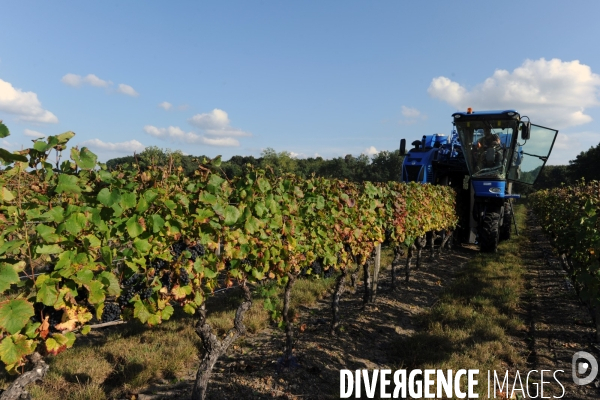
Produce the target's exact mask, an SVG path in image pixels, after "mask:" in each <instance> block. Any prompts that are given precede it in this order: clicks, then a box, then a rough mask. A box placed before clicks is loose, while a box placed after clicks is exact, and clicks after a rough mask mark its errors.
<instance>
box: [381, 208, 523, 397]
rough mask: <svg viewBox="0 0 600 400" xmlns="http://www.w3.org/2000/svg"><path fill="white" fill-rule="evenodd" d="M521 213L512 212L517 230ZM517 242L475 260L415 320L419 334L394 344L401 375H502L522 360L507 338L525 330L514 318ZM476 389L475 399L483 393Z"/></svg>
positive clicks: (518, 292)
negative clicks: (467, 372)
mask: <svg viewBox="0 0 600 400" xmlns="http://www.w3.org/2000/svg"><path fill="white" fill-rule="evenodd" d="M524 214H525V210H524V209H523V208H522V207H521V208H519V209H517V221H518V224H519V226H520V229H522V228H523V226H524ZM524 273H525V271H524V268H523V267H522V265H521V259H520V256H519V245H518V238H513V239H512V240H509V241H506V242H503V243H501V244H500V246H499V248H498V252H497V253H495V254H485V253H481V254H478V255H477V256H476V257H475V258H474V259H473V260H471V261H470V262H468V263H467V265H466V266H465V267H464V268H463V269H462V270H461V272H460V273H459V274H458V276H457V278H456V279H455V280H454V281H453V282H452V284H451V285H449V287H448V289H447V290H446V291H445V292H444V294H443V295H442V296H441V298H440V300H439V301H438V302H437V303H436V305H435V306H433V307H432V308H431V309H430V310H428V311H426V312H425V313H424V314H422V315H421V316H420V318H419V323H420V325H421V326H422V327H423V328H424V329H421V330H420V331H419V332H418V333H416V334H414V335H413V336H411V337H408V338H403V339H401V340H399V341H397V342H396V343H395V345H394V349H393V351H394V352H395V353H396V354H397V356H398V357H399V358H400V359H402V360H404V362H403V365H401V366H398V367H402V368H407V369H414V368H421V369H425V368H432V369H443V370H445V369H452V370H454V371H456V370H458V369H479V370H480V371H486V370H503V369H507V368H508V369H511V368H516V367H519V364H520V363H522V362H523V361H522V357H521V356H520V355H519V354H518V352H517V350H516V349H515V348H514V347H513V346H512V344H511V340H510V333H514V332H516V331H520V330H524V329H526V327H525V325H524V323H523V321H521V320H520V319H519V318H518V316H517V311H518V305H519V299H520V297H521V296H522V295H523V293H524V291H525V289H524V286H525V285H524ZM484 386H485V385H479V389H480V391H481V393H480V395H484V394H485V392H486V387H484Z"/></svg>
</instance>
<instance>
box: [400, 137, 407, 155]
mask: <svg viewBox="0 0 600 400" xmlns="http://www.w3.org/2000/svg"><path fill="white" fill-rule="evenodd" d="M400 155H401V156H404V155H406V139H400Z"/></svg>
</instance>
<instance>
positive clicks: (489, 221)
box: [479, 208, 500, 253]
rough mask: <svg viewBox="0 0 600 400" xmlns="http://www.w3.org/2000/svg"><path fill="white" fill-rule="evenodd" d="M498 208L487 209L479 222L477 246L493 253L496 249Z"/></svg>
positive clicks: (498, 220)
mask: <svg viewBox="0 0 600 400" xmlns="http://www.w3.org/2000/svg"><path fill="white" fill-rule="evenodd" d="M499 222H500V210H499V209H493V208H492V209H488V210H487V212H486V213H485V215H484V216H483V218H482V220H481V224H479V246H480V249H481V251H484V252H486V253H495V252H496V250H498V240H499V238H500V231H499Z"/></svg>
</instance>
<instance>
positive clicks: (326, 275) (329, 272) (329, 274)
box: [323, 267, 335, 278]
mask: <svg viewBox="0 0 600 400" xmlns="http://www.w3.org/2000/svg"><path fill="white" fill-rule="evenodd" d="M333 275H335V268H333V267H329V268H327V269H326V270H324V271H323V278H331V277H332V276H333Z"/></svg>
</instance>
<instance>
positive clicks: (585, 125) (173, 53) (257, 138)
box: [0, 0, 600, 164]
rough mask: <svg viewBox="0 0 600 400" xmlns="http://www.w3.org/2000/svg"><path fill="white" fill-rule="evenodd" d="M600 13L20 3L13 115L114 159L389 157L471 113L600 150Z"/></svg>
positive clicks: (5, 69)
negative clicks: (152, 155) (525, 121)
mask: <svg viewBox="0 0 600 400" xmlns="http://www.w3.org/2000/svg"><path fill="white" fill-rule="evenodd" d="M598 15H600V2H597V1H571V2H564V1H547V0H546V1H528V2H522V1H521V2H516V1H503V2H482V1H453V2H445V1H429V2H408V1H326V2H323V1H302V2H300V1H296V2H289V1H288V2H284V1H222V2H200V1H178V2H173V1H170V2H167V1H145V2H142V1H128V2H122V1H120V2H116V1H103V2H94V3H92V2H75V1H72V2H65V1H53V2H46V1H21V2H11V3H8V4H5V5H3V22H2V26H1V28H0V29H1V32H2V33H1V34H0V119H2V120H4V122H5V123H6V124H7V125H8V127H9V128H10V130H11V136H10V137H8V138H6V140H4V141H3V143H2V146H3V147H5V148H9V149H19V148H21V146H27V145H28V144H29V143H31V142H30V140H32V138H33V137H34V136H35V135H39V134H43V135H53V134H58V133H62V132H64V131H68V130H72V131H74V132H75V133H76V137H75V138H74V139H73V141H72V143H73V144H78V145H79V146H88V147H89V148H90V149H92V150H93V151H94V152H96V153H97V154H99V156H100V158H101V159H102V160H103V161H106V160H107V159H109V158H112V157H120V156H125V155H130V154H132V153H133V151H138V152H139V151H141V150H143V148H144V147H145V146H159V147H161V148H170V149H173V150H175V149H180V150H182V151H183V152H184V153H186V154H193V155H207V156H211V157H212V156H216V155H218V154H221V155H223V157H224V158H225V159H228V158H229V157H231V156H233V155H255V156H259V155H260V153H261V151H262V150H263V149H265V148H267V147H272V148H274V149H275V150H277V151H289V152H292V153H293V154H295V155H297V156H298V157H311V156H314V155H316V154H318V155H321V156H323V157H325V158H331V157H337V156H344V155H345V154H354V155H358V154H361V153H365V154H373V153H374V152H376V151H381V150H394V149H396V148H398V143H399V140H400V139H401V138H407V139H408V141H409V143H410V142H411V141H412V140H413V139H417V138H419V137H421V136H422V135H424V134H430V133H444V134H448V133H449V132H450V131H451V128H452V125H451V114H452V113H453V112H454V111H456V110H465V109H466V107H469V106H470V107H473V108H474V109H475V110H478V109H479V110H481V109H506V108H513V109H516V110H517V111H520V112H521V113H522V114H526V115H528V116H529V117H530V118H531V121H532V122H533V123H537V124H539V125H543V126H548V127H553V128H558V129H559V130H560V133H559V138H558V140H557V143H556V146H555V150H554V151H553V154H552V156H551V158H550V161H549V163H550V164H566V163H568V160H570V159H573V158H574V157H575V156H576V155H577V154H578V153H579V152H581V151H584V150H587V149H588V148H589V147H590V146H595V145H597V144H598V143H600V123H599V122H600V107H599V105H600V98H599V95H600V51H599V50H598V49H599V48H600V46H599V45H598V38H600V24H598V23H597V18H598Z"/></svg>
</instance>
